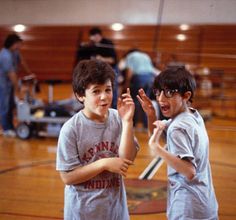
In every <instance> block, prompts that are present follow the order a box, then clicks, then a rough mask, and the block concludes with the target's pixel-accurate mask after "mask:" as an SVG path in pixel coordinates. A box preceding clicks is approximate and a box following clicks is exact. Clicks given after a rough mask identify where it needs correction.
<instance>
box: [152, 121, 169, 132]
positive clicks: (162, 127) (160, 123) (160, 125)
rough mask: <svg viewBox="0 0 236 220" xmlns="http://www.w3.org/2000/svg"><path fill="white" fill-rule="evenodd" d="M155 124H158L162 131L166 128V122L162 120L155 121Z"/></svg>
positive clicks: (157, 126)
mask: <svg viewBox="0 0 236 220" xmlns="http://www.w3.org/2000/svg"><path fill="white" fill-rule="evenodd" d="M153 124H154V125H155V126H156V128H157V129H159V130H161V131H163V130H164V129H165V128H166V124H165V123H163V122H162V121H160V120H157V121H155V122H154V123H153Z"/></svg>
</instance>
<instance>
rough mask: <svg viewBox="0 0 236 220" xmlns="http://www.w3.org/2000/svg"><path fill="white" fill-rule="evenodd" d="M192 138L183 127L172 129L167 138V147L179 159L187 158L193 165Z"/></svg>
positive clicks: (194, 163)
mask: <svg viewBox="0 0 236 220" xmlns="http://www.w3.org/2000/svg"><path fill="white" fill-rule="evenodd" d="M191 143H192V140H191V137H190V136H189V134H188V132H187V131H186V130H185V129H180V128H178V129H174V130H172V132H171V133H170V136H169V139H168V148H169V149H170V151H171V153H173V154H174V155H176V156H178V157H180V158H181V159H188V160H189V161H190V162H191V163H192V164H193V165H194V166H195V167H196V162H195V157H194V154H193V148H192V144H191Z"/></svg>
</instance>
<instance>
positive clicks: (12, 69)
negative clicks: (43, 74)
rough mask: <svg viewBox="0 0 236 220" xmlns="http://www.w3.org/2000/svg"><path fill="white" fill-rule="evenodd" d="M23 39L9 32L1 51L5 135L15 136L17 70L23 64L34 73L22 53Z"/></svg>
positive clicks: (0, 94) (0, 109) (1, 115)
mask: <svg viewBox="0 0 236 220" xmlns="http://www.w3.org/2000/svg"><path fill="white" fill-rule="evenodd" d="M21 46H22V39H21V38H20V37H19V36H18V35H17V34H9V35H8V36H7V37H6V39H5V41H4V46H3V48H2V49H1V51H0V119H1V120H0V121H1V126H2V129H3V135H4V136H10V137H14V136H15V131H14V125H13V110H14V108H15V97H14V96H15V92H16V93H17V91H18V77H17V70H18V67H19V65H20V64H21V65H22V67H23V68H24V70H25V72H27V73H28V74H32V73H31V71H30V70H29V68H28V66H27V64H26V62H25V61H24V59H23V57H22V55H21V54H20V49H21Z"/></svg>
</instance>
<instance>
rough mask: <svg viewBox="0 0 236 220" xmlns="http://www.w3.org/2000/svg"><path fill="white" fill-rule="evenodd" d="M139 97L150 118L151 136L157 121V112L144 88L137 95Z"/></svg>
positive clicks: (149, 132) (149, 131)
mask: <svg viewBox="0 0 236 220" xmlns="http://www.w3.org/2000/svg"><path fill="white" fill-rule="evenodd" d="M137 99H138V100H139V102H140V104H141V106H142V108H143V111H144V112H145V113H146V115H147V119H148V134H149V136H151V134H152V133H153V130H154V127H155V126H154V124H153V123H154V122H155V121H156V112H155V109H154V107H153V104H152V101H151V100H150V99H149V98H148V97H147V96H146V94H145V92H144V90H143V89H140V90H139V95H137Z"/></svg>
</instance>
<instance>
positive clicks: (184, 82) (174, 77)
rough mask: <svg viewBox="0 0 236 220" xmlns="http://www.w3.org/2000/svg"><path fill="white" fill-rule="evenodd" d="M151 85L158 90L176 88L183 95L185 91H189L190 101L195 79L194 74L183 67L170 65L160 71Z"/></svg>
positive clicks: (190, 100) (194, 87)
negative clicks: (170, 66)
mask: <svg viewBox="0 0 236 220" xmlns="http://www.w3.org/2000/svg"><path fill="white" fill-rule="evenodd" d="M153 87H154V88H155V89H158V90H163V89H173V90H174V89H177V90H178V91H179V93H180V94H181V95H182V96H183V95H184V93H185V92H187V91H190V92H191V97H190V98H189V102H192V101H193V100H192V99H193V96H194V91H195V89H196V81H195V78H194V76H193V75H192V74H191V73H190V72H189V71H187V70H186V69H185V67H172V68H168V69H166V70H164V71H162V72H161V73H160V74H159V75H158V76H157V77H156V78H155V81H154V84H153Z"/></svg>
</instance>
